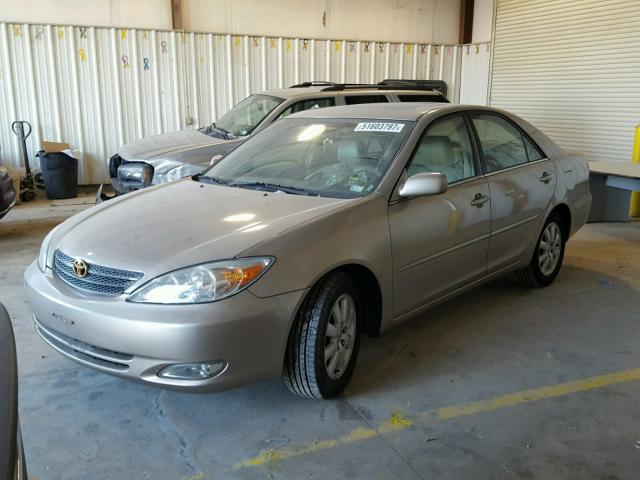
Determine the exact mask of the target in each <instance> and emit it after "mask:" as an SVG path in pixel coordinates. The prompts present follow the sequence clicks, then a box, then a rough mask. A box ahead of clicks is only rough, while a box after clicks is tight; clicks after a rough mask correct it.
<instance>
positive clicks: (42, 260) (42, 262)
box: [38, 227, 58, 272]
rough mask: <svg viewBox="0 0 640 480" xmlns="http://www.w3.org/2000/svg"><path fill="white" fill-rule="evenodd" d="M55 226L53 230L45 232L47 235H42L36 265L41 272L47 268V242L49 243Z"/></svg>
mask: <svg viewBox="0 0 640 480" xmlns="http://www.w3.org/2000/svg"><path fill="white" fill-rule="evenodd" d="M57 228H58V227H55V228H54V229H53V230H51V231H50V232H49V233H47V236H46V237H44V240H43V241H42V245H40V254H39V255H38V267H39V268H40V270H42V271H43V272H44V271H45V270H46V269H47V253H48V252H49V244H50V243H51V239H52V238H53V234H54V233H55V231H56V229H57Z"/></svg>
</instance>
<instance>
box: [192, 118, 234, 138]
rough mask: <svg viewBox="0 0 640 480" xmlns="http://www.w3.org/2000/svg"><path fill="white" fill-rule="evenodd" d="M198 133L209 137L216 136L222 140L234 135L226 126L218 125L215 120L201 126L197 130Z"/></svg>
mask: <svg viewBox="0 0 640 480" xmlns="http://www.w3.org/2000/svg"><path fill="white" fill-rule="evenodd" d="M198 131H199V132H200V133H204V134H205V135H209V136H210V137H218V138H222V139H223V140H233V139H234V138H236V136H235V135H234V134H233V133H231V132H230V131H229V130H227V129H226V128H222V127H218V126H217V125H216V124H215V122H212V123H211V125H209V126H208V127H202V128H201V129H199V130H198Z"/></svg>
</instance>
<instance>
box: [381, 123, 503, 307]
mask: <svg viewBox="0 0 640 480" xmlns="http://www.w3.org/2000/svg"><path fill="white" fill-rule="evenodd" d="M420 172H440V173H444V174H445V175H446V176H447V179H448V182H449V188H448V190H447V191H446V192H445V193H443V194H440V195H433V196H425V197H416V198H409V199H400V200H396V201H394V202H392V203H391V204H390V205H389V211H388V214H389V228H390V235H391V248H392V255H393V271H394V283H393V291H394V314H395V316H399V315H403V314H405V313H409V312H411V311H412V310H415V309H417V308H419V307H421V306H422V305H425V304H427V303H429V302H430V301H432V300H435V299H437V298H438V297H441V296H443V295H445V294H447V293H449V292H452V291H454V290H456V289H457V288H460V287H462V286H464V285H465V284H468V283H469V282H472V281H473V280H476V279H478V278H480V277H482V276H483V275H484V274H485V270H486V257H487V249H488V245H489V229H490V223H491V199H490V195H489V186H488V184H487V181H486V180H485V179H484V177H483V176H482V175H481V172H480V171H479V168H478V162H477V161H476V159H475V156H474V154H473V149H472V147H471V141H470V136H469V131H468V129H467V126H466V122H465V119H464V117H463V115H461V114H456V115H453V116H448V117H445V118H444V119H440V120H436V122H435V123H432V124H431V125H429V126H428V127H427V130H426V131H425V133H424V134H423V136H422V139H421V140H420V143H419V146H418V148H417V150H416V152H415V153H414V154H413V157H412V158H411V160H410V161H409V164H408V167H407V169H406V175H407V177H410V176H412V175H414V174H416V173H420Z"/></svg>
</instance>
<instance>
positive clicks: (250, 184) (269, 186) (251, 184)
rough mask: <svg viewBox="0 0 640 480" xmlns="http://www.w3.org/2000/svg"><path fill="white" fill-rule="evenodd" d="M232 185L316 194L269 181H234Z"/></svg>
mask: <svg viewBox="0 0 640 480" xmlns="http://www.w3.org/2000/svg"><path fill="white" fill-rule="evenodd" d="M229 186H230V187H240V188H255V189H256V190H259V189H266V190H268V191H271V192H278V191H279V192H284V193H292V194H294V195H313V196H315V195H316V194H315V193H313V192H310V191H309V190H306V189H304V188H300V187H289V186H285V185H278V184H275V183H267V182H233V183H230V184H229Z"/></svg>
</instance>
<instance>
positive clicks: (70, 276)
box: [53, 250, 142, 296]
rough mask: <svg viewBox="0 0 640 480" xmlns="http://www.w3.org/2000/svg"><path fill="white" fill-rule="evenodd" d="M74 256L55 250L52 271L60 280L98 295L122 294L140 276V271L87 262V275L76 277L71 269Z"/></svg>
mask: <svg viewBox="0 0 640 480" xmlns="http://www.w3.org/2000/svg"><path fill="white" fill-rule="evenodd" d="M74 260H75V259H74V258H73V257H70V256H69V255H66V254H64V253H62V252H61V251H60V250H56V253H55V254H54V257H53V271H54V272H55V274H56V275H57V276H58V278H59V279H60V280H62V281H63V282H65V283H66V284H67V285H70V286H72V287H74V288H77V289H78V290H82V291H84V292H88V293H95V294H98V295H110V296H116V295H122V294H123V293H124V291H125V290H126V289H127V288H129V287H130V286H131V285H133V284H134V283H135V282H137V281H138V280H140V278H142V273H140V272H131V271H129V270H119V269H117V268H109V267H103V266H102V265H96V264H94V263H87V267H88V268H87V276H86V277H82V278H80V277H78V276H77V275H76V274H75V272H74V271H73V262H74Z"/></svg>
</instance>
